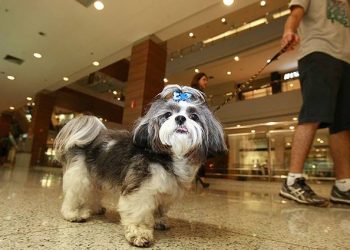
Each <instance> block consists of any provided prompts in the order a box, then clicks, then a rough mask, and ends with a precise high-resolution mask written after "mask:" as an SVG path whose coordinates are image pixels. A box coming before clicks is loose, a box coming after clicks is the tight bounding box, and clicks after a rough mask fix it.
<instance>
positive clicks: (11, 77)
mask: <svg viewBox="0 0 350 250" xmlns="http://www.w3.org/2000/svg"><path fill="white" fill-rule="evenodd" d="M7 79H9V80H11V81H13V80H15V79H16V78H15V77H14V76H7Z"/></svg>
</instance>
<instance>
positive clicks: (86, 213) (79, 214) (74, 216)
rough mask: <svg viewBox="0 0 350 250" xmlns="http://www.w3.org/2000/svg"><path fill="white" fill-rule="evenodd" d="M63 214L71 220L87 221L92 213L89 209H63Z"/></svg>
mask: <svg viewBox="0 0 350 250" xmlns="http://www.w3.org/2000/svg"><path fill="white" fill-rule="evenodd" d="M61 212H62V216H63V218H64V219H65V220H68V221H71V222H85V221H86V220H87V219H88V218H89V217H90V215H91V212H90V210H89V209H76V210H72V211H70V210H65V209H62V210H61Z"/></svg>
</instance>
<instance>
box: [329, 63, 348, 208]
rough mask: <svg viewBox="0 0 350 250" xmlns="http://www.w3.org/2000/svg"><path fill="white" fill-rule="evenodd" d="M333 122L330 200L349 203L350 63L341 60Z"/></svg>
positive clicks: (331, 128) (331, 130) (331, 131)
mask: <svg viewBox="0 0 350 250" xmlns="http://www.w3.org/2000/svg"><path fill="white" fill-rule="evenodd" d="M341 75H342V81H341V85H340V90H339V93H338V96H337V106H336V113H335V117H334V123H333V124H332V125H331V127H330V133H331V136H330V148H331V153H332V157H333V161H334V172H335V178H336V181H335V185H334V186H333V188H332V192H331V198H330V200H331V201H333V202H341V203H347V204H350V112H349V106H350V64H348V63H345V62H343V71H342V74H341Z"/></svg>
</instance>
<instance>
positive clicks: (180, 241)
mask: <svg viewBox="0 0 350 250" xmlns="http://www.w3.org/2000/svg"><path fill="white" fill-rule="evenodd" d="M61 175H62V174H61V172H60V171H57V170H55V171H54V170H52V169H35V170H32V171H29V170H28V169H27V168H24V167H10V166H2V167H0V217H1V223H0V249H61V250H62V249H104V250H105V249H136V248H134V247H131V246H130V245H129V244H128V243H127V242H126V240H125V239H124V236H123V230H122V227H121V226H120V224H119V218H118V214H117V213H116V212H115V201H114V200H113V199H112V198H111V197H107V198H106V199H105V201H104V203H105V206H106V207H107V213H106V215H103V216H96V217H94V218H93V219H91V220H89V221H87V222H85V223H70V222H67V221H65V220H63V219H62V218H61V217H60V214H59V208H60V203H61V201H62V193H61V182H62V177H61ZM208 181H209V182H210V183H211V185H210V187H209V189H202V188H200V187H198V188H196V187H195V186H194V185H193V187H192V189H191V190H189V191H188V193H187V194H186V196H185V197H184V199H183V200H182V201H181V202H179V203H177V204H175V205H174V207H173V208H172V210H171V211H170V213H169V216H170V218H171V226H172V228H171V229H170V230H168V231H160V232H155V244H154V245H153V246H152V247H151V249H218V250H221V249H350V206H345V205H330V206H329V207H327V208H316V207H311V206H305V205H298V204H296V203H294V202H292V201H287V200H283V199H282V198H280V197H279V196H278V191H279V187H280V183H279V182H263V181H261V182H259V181H234V180H224V179H208ZM312 186H313V187H314V189H315V190H316V191H317V192H319V193H320V194H322V195H325V196H328V195H329V192H330V189H331V184H330V183H313V184H312Z"/></svg>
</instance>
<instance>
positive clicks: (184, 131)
mask: <svg viewBox="0 0 350 250" xmlns="http://www.w3.org/2000/svg"><path fill="white" fill-rule="evenodd" d="M175 132H176V133H180V134H187V133H188V129H187V128H186V126H184V125H179V126H177V128H176V129H175Z"/></svg>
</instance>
